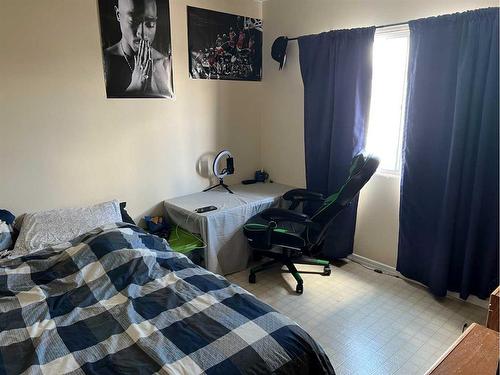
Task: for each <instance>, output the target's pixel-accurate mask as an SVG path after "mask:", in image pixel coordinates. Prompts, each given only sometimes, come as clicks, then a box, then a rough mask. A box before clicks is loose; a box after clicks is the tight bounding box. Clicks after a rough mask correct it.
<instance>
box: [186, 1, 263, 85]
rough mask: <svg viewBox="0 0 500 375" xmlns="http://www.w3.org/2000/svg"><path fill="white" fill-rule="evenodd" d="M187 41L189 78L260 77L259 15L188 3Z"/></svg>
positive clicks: (246, 78) (237, 78) (260, 36)
mask: <svg viewBox="0 0 500 375" xmlns="http://www.w3.org/2000/svg"><path fill="white" fill-rule="evenodd" d="M188 43H189V71H190V74H191V78H195V79H224V80H245V81H260V80H261V78H262V20H260V19H257V18H250V17H244V16H237V15H234V14H228V13H221V12H215V11H212V10H207V9H201V8H194V7H188Z"/></svg>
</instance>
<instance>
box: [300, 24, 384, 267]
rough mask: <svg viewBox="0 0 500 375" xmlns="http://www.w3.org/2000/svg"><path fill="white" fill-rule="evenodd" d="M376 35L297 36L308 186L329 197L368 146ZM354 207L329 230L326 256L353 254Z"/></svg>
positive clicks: (368, 30) (366, 30)
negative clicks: (302, 83)
mask: <svg viewBox="0 0 500 375" xmlns="http://www.w3.org/2000/svg"><path fill="white" fill-rule="evenodd" d="M374 33H375V28H374V27H370V28H363V29H353V30H335V31H330V32H325V33H321V34H317V35H307V36H303V37H300V38H299V50H300V69H301V73H302V80H303V82H304V140H305V158H306V180H307V188H308V189H310V190H313V191H316V192H320V193H323V194H325V196H327V195H330V194H332V193H334V192H336V191H337V190H338V189H339V188H340V187H341V186H342V185H343V184H344V183H345V180H346V179H347V177H348V175H349V166H350V162H351V159H352V157H353V156H354V155H356V154H357V153H359V152H360V151H362V149H363V148H364V144H365V129H366V125H367V121H368V113H369V105H370V94H371V79H372V47H373V37H374ZM356 207H357V202H355V203H354V204H353V205H352V206H351V207H350V208H348V209H347V210H345V211H344V212H343V213H342V214H341V215H340V216H339V217H338V218H337V220H336V221H335V225H333V226H332V227H331V230H330V231H329V233H328V234H327V236H326V239H325V244H324V248H323V253H324V256H326V257H327V258H330V259H334V258H343V257H346V256H347V255H348V254H350V253H352V247H353V242H354V228H355V224H356Z"/></svg>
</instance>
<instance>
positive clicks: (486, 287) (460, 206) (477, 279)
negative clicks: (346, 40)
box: [397, 8, 499, 298]
mask: <svg viewBox="0 0 500 375" xmlns="http://www.w3.org/2000/svg"><path fill="white" fill-rule="evenodd" d="M498 69H499V66H498V8H490V9H481V10H477V11H470V12H466V13H461V14H453V15H447V16H441V17H434V18H429V19H423V20H417V21H413V22H410V56H409V72H408V95H407V114H406V129H405V140H404V148H403V173H402V185H401V206H400V231H399V254H398V264H397V269H398V270H399V271H400V272H401V273H402V274H403V275H405V276H407V277H409V278H412V279H415V280H418V281H420V282H422V283H424V284H426V285H428V286H429V288H430V290H431V291H432V292H433V293H434V294H435V295H437V296H444V295H445V294H446V291H447V290H451V291H458V292H460V296H461V298H467V296H468V295H469V294H475V295H477V296H479V297H481V298H486V297H487V296H488V294H489V293H490V292H491V291H492V290H493V289H494V288H495V287H496V286H497V285H498V230H499V228H498V224H499V223H498V177H499V176H498V157H499V155H498V136H499V134H498V126H499V124H498V120H499V118H498V111H499V97H498V90H499V84H498Z"/></svg>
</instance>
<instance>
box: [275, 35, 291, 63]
mask: <svg viewBox="0 0 500 375" xmlns="http://www.w3.org/2000/svg"><path fill="white" fill-rule="evenodd" d="M287 45H288V38H287V37H286V36H280V37H278V38H276V40H275V41H274V42H273V46H272V47H271V57H272V58H273V59H274V60H276V61H277V62H279V63H280V67H279V70H281V69H283V66H284V65H285V62H286V47H287Z"/></svg>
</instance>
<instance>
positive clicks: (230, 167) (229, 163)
mask: <svg viewBox="0 0 500 375" xmlns="http://www.w3.org/2000/svg"><path fill="white" fill-rule="evenodd" d="M225 156H226V157H227V158H226V168H224V169H222V170H221V171H220V172H219V164H220V162H221V161H222V158H223V157H225ZM212 169H213V172H214V176H215V177H217V178H218V179H219V183H218V184H217V185H213V186H210V187H209V188H207V189H205V190H203V191H209V190H212V189H215V188H216V187H219V186H222V187H223V188H224V189H226V190H227V191H228V192H230V193H231V194H234V193H233V192H232V191H231V189H229V186H227V185H226V184H225V183H224V177H226V176H228V175H231V174H233V173H234V162H233V156H232V155H231V153H230V152H229V151H227V150H224V151H221V152H219V153H218V154H217V156H216V157H215V160H214V163H213V166H212Z"/></svg>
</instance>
